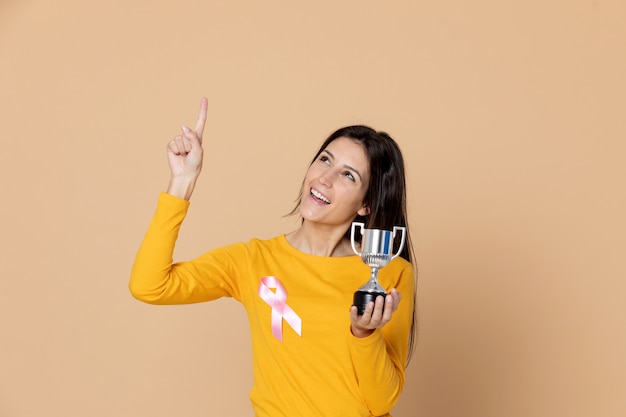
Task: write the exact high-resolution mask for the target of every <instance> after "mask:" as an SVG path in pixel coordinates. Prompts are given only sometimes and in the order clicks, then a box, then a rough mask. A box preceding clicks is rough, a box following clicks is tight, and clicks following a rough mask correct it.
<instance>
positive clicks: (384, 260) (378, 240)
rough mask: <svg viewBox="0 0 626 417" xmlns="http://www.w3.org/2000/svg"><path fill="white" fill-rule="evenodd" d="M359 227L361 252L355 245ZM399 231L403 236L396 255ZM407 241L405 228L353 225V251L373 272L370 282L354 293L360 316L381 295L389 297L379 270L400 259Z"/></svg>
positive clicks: (351, 237) (354, 301) (354, 302)
mask: <svg viewBox="0 0 626 417" xmlns="http://www.w3.org/2000/svg"><path fill="white" fill-rule="evenodd" d="M357 227H358V228H359V229H360V231H361V235H362V238H361V252H359V251H357V249H356V245H355V236H356V228H357ZM397 231H401V232H402V236H401V240H400V246H399V247H398V252H397V253H396V254H395V255H394V254H393V243H394V240H395V237H396V232H397ZM405 239H406V228H405V227H401V226H394V227H393V230H383V229H366V228H365V224H363V223H359V222H353V223H352V230H351V233H350V240H351V243H352V250H353V251H354V253H355V254H357V255H358V256H359V257H360V258H361V260H362V261H363V263H364V264H365V265H367V266H369V267H370V272H371V273H370V278H369V280H368V281H367V282H366V283H365V284H364V285H363V286H361V287H360V288H359V289H358V290H357V291H356V292H355V293H354V299H353V305H355V306H356V307H357V310H358V314H359V315H362V314H363V312H364V311H365V307H367V304H368V303H369V302H370V301H376V297H378V296H379V295H382V296H383V297H385V296H386V295H387V291H385V289H384V288H383V287H381V286H380V283H379V282H378V270H379V269H380V268H383V267H385V266H386V265H387V264H388V263H389V262H391V260H392V259H395V258H396V257H398V255H399V254H400V253H401V252H402V248H404V241H405Z"/></svg>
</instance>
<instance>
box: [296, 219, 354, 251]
mask: <svg viewBox="0 0 626 417" xmlns="http://www.w3.org/2000/svg"><path fill="white" fill-rule="evenodd" d="M346 230H347V229H343V228H342V227H337V226H332V227H331V226H323V225H318V224H312V223H310V222H307V221H306V220H305V221H304V222H303V223H302V225H301V226H300V228H298V229H296V230H294V231H293V232H291V233H289V234H287V235H286V237H287V241H288V242H289V243H290V244H291V246H293V247H294V248H296V249H298V250H299V251H301V252H304V253H308V254H310V255H315V256H335V257H340V256H351V255H354V251H353V250H352V246H351V244H350V241H349V240H348V239H346V238H345V237H344V235H345V231H346Z"/></svg>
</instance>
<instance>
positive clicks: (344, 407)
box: [130, 98, 415, 417]
mask: <svg viewBox="0 0 626 417" xmlns="http://www.w3.org/2000/svg"><path fill="white" fill-rule="evenodd" d="M206 112H207V100H206V98H203V99H202V102H201V106H200V112H199V116H198V121H197V124H196V128H195V130H192V129H190V128H188V127H185V126H183V128H182V132H181V134H180V135H178V136H176V137H175V138H174V139H173V140H172V141H170V142H169V143H168V146H167V155H168V162H169V166H170V171H171V178H170V182H169V186H168V188H167V192H165V193H161V195H160V196H159V201H158V206H157V210H156V213H155V214H154V217H153V219H152V222H151V223H150V226H149V228H148V231H147V233H146V236H145V238H144V240H143V243H142V244H141V246H140V249H139V251H138V253H137V256H136V259H135V263H134V265H133V270H132V273H131V279H130V290H131V293H132V294H133V296H134V297H136V298H137V299H139V300H141V301H144V302H147V303H152V304H184V303H196V302H203V301H209V300H213V299H216V298H219V297H233V298H235V299H237V300H238V301H239V302H241V303H242V304H243V306H244V307H245V308H246V311H247V315H248V319H249V323H250V330H251V334H252V345H253V346H252V347H253V353H254V354H253V371H254V381H255V382H254V386H253V388H252V391H251V393H250V399H251V401H252V405H253V408H254V411H255V415H256V416H257V417H269V416H271V417H276V416H289V417H293V416H299V417H307V416H316V417H318V416H324V417H331V416H341V417H348V416H387V415H389V412H390V410H391V409H392V408H393V406H394V405H395V404H396V402H397V400H398V398H399V395H400V393H401V391H402V387H403V385H404V369H405V364H406V361H407V358H408V357H409V354H410V351H411V350H412V345H413V335H414V331H413V329H414V322H415V312H414V311H415V310H414V300H415V297H414V289H415V286H414V282H415V280H414V274H413V268H412V266H411V263H410V262H411V255H410V254H411V250H410V247H411V245H410V239H409V238H408V236H407V245H405V247H406V248H405V250H403V251H402V253H401V255H402V256H401V257H398V258H396V259H394V260H393V261H391V262H390V263H389V265H387V266H385V267H384V268H382V269H381V270H380V273H379V281H380V282H381V285H382V286H383V287H384V288H386V289H388V290H389V293H388V295H387V296H386V297H378V298H377V299H376V301H375V303H374V302H371V303H369V304H368V306H367V308H366V309H365V311H364V313H363V314H361V315H359V314H357V309H356V307H355V306H351V304H352V295H353V293H354V291H355V290H356V289H357V288H358V287H360V286H361V285H362V284H363V283H364V282H365V281H366V280H367V277H368V276H369V268H368V267H367V266H366V265H365V264H364V263H363V262H362V261H361V260H360V258H359V257H358V256H356V255H355V254H354V251H353V250H352V247H351V242H350V235H349V233H350V226H351V223H352V222H353V221H355V220H357V221H362V222H365V225H366V228H383V229H389V230H390V229H392V228H393V226H406V207H405V177H404V165H403V160H402V155H401V153H400V150H399V149H398V147H397V145H396V143H395V142H394V141H393V140H392V139H391V138H390V137H389V136H388V135H387V134H385V133H380V132H376V131H374V130H372V129H370V128H368V127H365V126H351V127H347V128H344V129H340V130H338V131H337V132H335V133H334V134H333V135H331V136H330V137H329V138H328V139H327V140H326V142H325V143H324V144H323V145H322V147H321V148H320V150H319V152H318V153H317V155H316V156H315V158H314V159H313V161H312V162H311V164H310V166H309V168H308V170H307V173H306V175H305V178H304V181H303V183H302V188H301V190H300V196H299V199H298V204H297V206H296V208H295V209H294V210H293V212H292V214H296V213H299V214H300V216H301V217H302V223H301V225H300V227H299V228H297V229H296V230H295V231H293V232H291V233H288V234H284V235H279V236H277V237H275V238H273V239H269V240H259V239H252V240H251V241H249V242H246V243H235V244H232V245H229V246H226V247H223V248H219V249H214V250H211V251H209V252H207V253H205V254H204V255H202V256H200V257H199V258H197V259H195V260H193V261H190V262H180V263H174V264H172V256H173V251H174V245H175V242H176V238H177V235H178V231H179V229H180V225H181V223H182V221H183V219H184V217H185V215H186V212H187V208H188V206H189V201H188V200H189V198H190V197H191V195H192V192H193V189H194V186H195V183H196V180H197V178H198V175H199V174H200V170H201V167H202V132H203V130H204V124H205V120H206ZM401 294H402V295H404V297H402V295H401ZM350 306H351V307H350Z"/></svg>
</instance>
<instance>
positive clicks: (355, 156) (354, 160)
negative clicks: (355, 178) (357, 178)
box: [324, 136, 369, 170]
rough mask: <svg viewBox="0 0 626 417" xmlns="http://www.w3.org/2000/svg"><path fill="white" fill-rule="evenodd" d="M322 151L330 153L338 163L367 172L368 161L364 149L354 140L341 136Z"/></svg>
mask: <svg viewBox="0 0 626 417" xmlns="http://www.w3.org/2000/svg"><path fill="white" fill-rule="evenodd" d="M324 150H326V151H328V152H329V153H331V154H332V156H333V157H334V158H335V159H336V160H337V162H339V163H342V164H347V165H350V166H352V167H354V168H357V169H362V170H369V160H368V157H367V152H366V151H365V147H364V146H363V145H361V144H360V143H359V142H357V141H355V140H354V139H350V138H346V137H343V136H342V137H340V138H337V139H335V140H334V141H332V142H330V143H329V144H328V145H327V146H326V148H325V149H324Z"/></svg>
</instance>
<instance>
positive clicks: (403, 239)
mask: <svg viewBox="0 0 626 417" xmlns="http://www.w3.org/2000/svg"><path fill="white" fill-rule="evenodd" d="M353 225H354V223H353ZM397 230H400V231H402V239H400V247H399V248H398V253H396V254H395V255H393V256H392V257H391V259H396V258H397V257H398V255H400V253H401V252H402V249H404V241H405V239H406V227H402V226H394V227H393V237H394V239H395V237H396V231H397ZM353 245H354V244H353ZM352 247H353V248H354V246H352Z"/></svg>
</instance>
